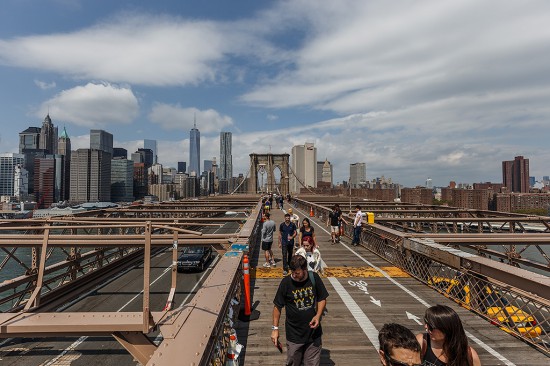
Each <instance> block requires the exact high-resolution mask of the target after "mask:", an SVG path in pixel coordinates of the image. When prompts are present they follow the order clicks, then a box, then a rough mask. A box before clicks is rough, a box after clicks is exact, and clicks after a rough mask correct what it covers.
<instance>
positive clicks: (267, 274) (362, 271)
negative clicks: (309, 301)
mask: <svg viewBox="0 0 550 366" xmlns="http://www.w3.org/2000/svg"><path fill="white" fill-rule="evenodd" d="M380 269H382V270H383V271H384V272H386V273H387V274H388V275H390V277H410V276H409V275H408V274H407V273H406V272H405V271H403V270H402V269H400V268H397V267H380ZM250 276H251V277H252V278H281V277H282V276H283V269H282V268H280V267H277V268H264V267H261V268H251V269H250ZM321 277H336V278H354V277H363V278H367V277H384V276H383V275H382V273H380V272H378V271H377V270H375V269H374V268H371V267H328V268H326V269H325V270H324V273H322V274H321Z"/></svg>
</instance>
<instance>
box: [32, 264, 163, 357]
mask: <svg viewBox="0 0 550 366" xmlns="http://www.w3.org/2000/svg"><path fill="white" fill-rule="evenodd" d="M171 269H172V267H168V268H166V269H165V270H164V271H163V272H162V273H161V274H160V276H158V277H157V278H156V279H155V280H154V281H153V282H151V284H150V285H153V284H154V283H156V282H157V281H158V280H160V279H161V278H162V276H164V275H165V274H166V273H168V271H170V270H171ZM142 293H143V290H141V291H140V292H139V293H138V294H137V295H136V296H134V297H133V298H132V299H131V300H130V301H128V302H127V303H126V304H124V305H123V306H122V307H121V308H120V309H118V310H117V312H120V311H122V310H123V309H124V308H125V307H126V306H128V305H130V303H131V302H132V301H134V300H135V299H137V298H138V297H139V296H140V295H141V294H142ZM86 339H88V336H82V337H80V338H78V339H77V340H76V341H74V342H73V343H72V344H71V345H70V346H69V347H67V348H65V349H64V350H63V351H62V352H61V353H60V354H59V355H58V356H56V357H55V358H53V359H52V360H50V361H48V362H46V363H43V364H42V366H53V365H55V364H56V362H57V361H59V360H60V359H61V358H63V357H64V356H65V355H66V354H67V353H68V352H70V351H73V350H74V349H75V348H76V347H78V346H79V345H80V344H82V342H84V341H85V340H86Z"/></svg>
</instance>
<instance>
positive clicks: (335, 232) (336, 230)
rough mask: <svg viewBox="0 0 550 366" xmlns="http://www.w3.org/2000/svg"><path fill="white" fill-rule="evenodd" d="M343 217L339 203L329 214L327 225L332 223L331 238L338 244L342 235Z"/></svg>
mask: <svg viewBox="0 0 550 366" xmlns="http://www.w3.org/2000/svg"><path fill="white" fill-rule="evenodd" d="M341 219H342V212H341V211H340V209H339V208H338V204H336V205H334V207H333V208H332V211H331V212H330V213H329V214H328V218H327V226H329V225H330V238H331V241H332V244H336V243H337V241H338V240H339V239H338V237H339V236H340V220H341Z"/></svg>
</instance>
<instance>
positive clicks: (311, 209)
mask: <svg viewBox="0 0 550 366" xmlns="http://www.w3.org/2000/svg"><path fill="white" fill-rule="evenodd" d="M313 216H315V214H314V213H313V206H310V208H309V217H313Z"/></svg>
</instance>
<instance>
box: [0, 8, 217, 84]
mask: <svg viewBox="0 0 550 366" xmlns="http://www.w3.org/2000/svg"><path fill="white" fill-rule="evenodd" d="M224 49H225V45H224V43H223V37H222V34H221V33H220V32H219V31H218V30H217V29H216V28H215V26H214V24H213V23H210V22H205V21H203V22H201V21H189V20H187V21H183V20H181V19H177V18H173V17H168V16H153V15H139V14H133V13H124V14H121V15H119V16H117V17H115V18H111V19H109V20H107V21H105V22H103V23H100V24H97V25H96V26H94V27H91V28H88V29H83V30H80V31H76V32H72V33H65V34H61V33H60V34H51V35H39V36H27V37H20V38H15V39H12V40H0V63H2V64H4V65H11V66H17V67H26V68H39V69H41V70H47V71H53V72H56V73H59V74H61V75H68V76H72V77H74V78H77V79H84V80H88V79H95V80H108V81H111V82H118V83H132V84H142V85H155V86H160V85H185V84H194V83H198V82H201V81H204V80H212V79H214V77H215V72H216V71H215V67H214V64H215V62H217V61H219V60H220V59H221V58H222V57H223V53H224Z"/></svg>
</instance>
